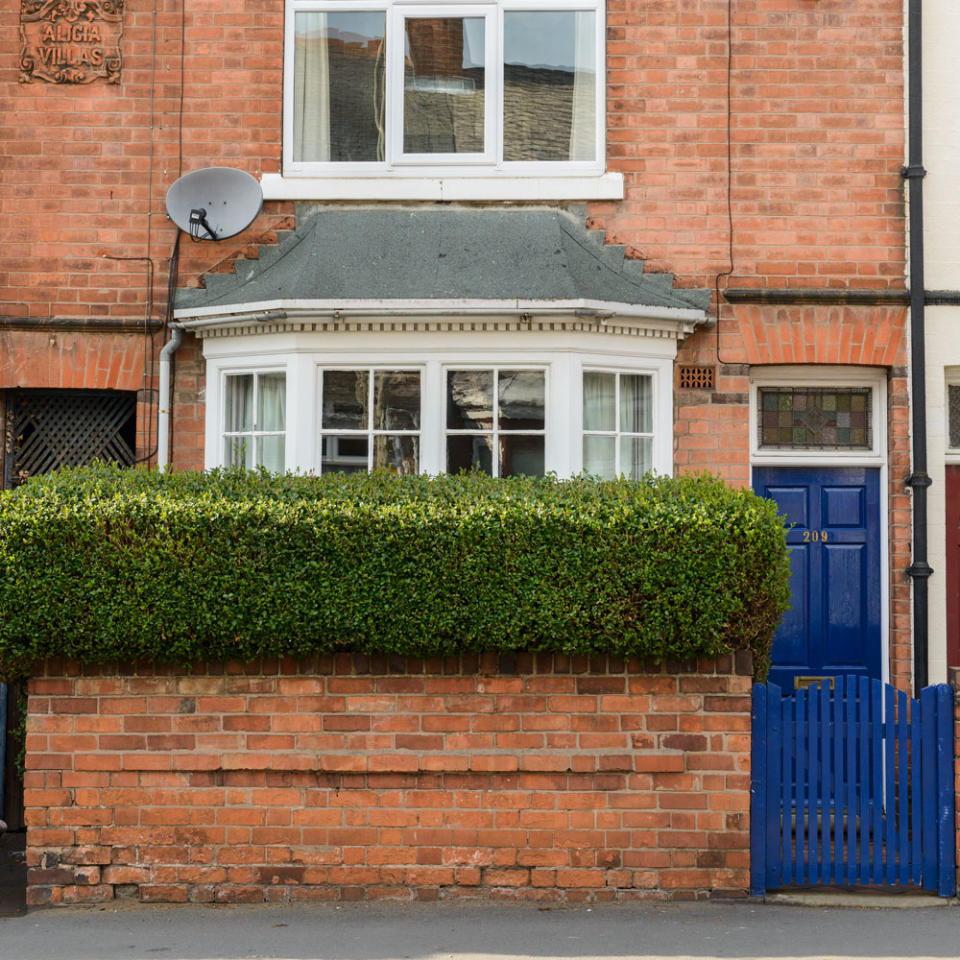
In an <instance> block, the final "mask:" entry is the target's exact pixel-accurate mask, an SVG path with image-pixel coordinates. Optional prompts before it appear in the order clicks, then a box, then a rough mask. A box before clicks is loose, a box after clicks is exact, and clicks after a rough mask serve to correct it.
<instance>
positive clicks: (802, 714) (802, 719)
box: [793, 690, 807, 884]
mask: <svg viewBox="0 0 960 960" xmlns="http://www.w3.org/2000/svg"><path fill="white" fill-rule="evenodd" d="M796 704H797V718H796V723H795V724H794V733H795V738H796V744H797V759H796V780H797V802H796V805H795V806H794V816H793V820H794V824H795V826H794V834H795V836H796V849H797V871H796V874H795V876H796V878H797V881H796V882H797V883H801V884H802V883H805V882H806V878H807V876H806V875H807V871H806V867H807V856H806V842H805V841H806V830H805V828H806V821H807V807H806V802H805V798H806V790H805V787H806V784H805V783H804V780H805V779H806V776H807V691H806V690H798V691H797V695H796Z"/></svg>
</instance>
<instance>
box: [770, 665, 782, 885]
mask: <svg viewBox="0 0 960 960" xmlns="http://www.w3.org/2000/svg"><path fill="white" fill-rule="evenodd" d="M767 689H768V691H769V695H768V698H767V736H768V738H769V741H768V744H767V775H768V776H769V778H770V780H769V783H768V784H767V802H766V807H767V825H766V830H765V834H766V838H767V839H766V843H767V854H766V884H767V886H768V887H776V886H779V885H780V877H781V865H782V864H783V814H782V808H781V806H780V783H781V781H782V779H783V777H782V776H781V771H782V769H783V764H782V759H783V758H782V756H781V753H780V740H781V738H782V737H783V703H784V700H783V692H782V691H781V689H780V688H779V687H778V686H777V685H776V684H775V683H770V684H767Z"/></svg>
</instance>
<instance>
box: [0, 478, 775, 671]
mask: <svg viewBox="0 0 960 960" xmlns="http://www.w3.org/2000/svg"><path fill="white" fill-rule="evenodd" d="M788 578H789V564H788V559H787V553H786V546H785V535H784V529H783V524H782V520H781V518H779V517H778V516H777V512H776V506H775V505H774V504H773V503H772V502H771V501H766V500H762V499H760V498H758V497H757V496H755V495H754V494H753V493H751V492H750V491H748V490H741V489H733V488H729V487H727V486H725V485H724V484H723V483H722V482H721V481H719V480H717V479H714V478H710V477H705V476H698V477H681V478H677V479H669V478H647V479H644V480H643V481H639V482H633V481H627V480H618V481H612V482H601V481H597V480H594V479H591V478H586V477H583V478H576V479H574V480H568V481H560V480H557V479H554V478H539V479H533V478H515V479H509V480H494V479H491V478H489V477H486V476H482V475H477V474H471V475H461V476H444V477H436V478H428V477H423V476H420V477H401V476H396V475H387V474H372V475H367V474H355V475H351V476H344V475H328V476H323V477H316V476H305V475H292V474H287V475H280V476H276V475H269V474H266V473H259V474H258V473H253V474H246V473H242V472H222V471H215V472H213V473H182V474H166V475H161V474H158V473H155V472H148V471H139V470H126V471H124V470H120V469H116V468H113V467H105V466H98V467H93V468H86V469H78V470H65V471H61V472H59V473H56V474H51V475H49V476H46V477H38V478H35V479H33V480H31V481H30V482H28V483H27V484H25V485H23V486H21V487H19V488H18V489H17V490H15V491H11V492H7V493H4V494H0V674H2V675H4V676H8V677H9V676H13V675H16V674H17V673H23V672H25V671H27V670H29V667H30V664H32V663H33V662H34V661H36V660H38V659H44V658H46V657H50V656H63V657H70V658H73V659H77V660H80V661H81V662H86V663H103V662H108V661H112V660H126V661H135V660H152V661H161V662H175V663H182V664H188V663H192V662H196V661H198V660H224V659H231V660H237V659H239V660H250V659H254V658H257V657H261V656H277V655H292V656H302V655H306V654H308V653H315V652H331V651H334V650H345V649H350V650H357V651H361V652H383V653H404V654H410V655H415V656H435V655H438V654H450V653H456V652H461V651H467V650H469V651H480V650H518V649H523V650H544V651H547V650H552V651H558V652H564V653H595V652H606V653H613V654H616V655H618V656H621V657H631V656H641V657H653V658H654V659H655V660H664V659H668V658H670V659H683V660H686V659H689V658H691V657H697V656H714V655H717V654H720V653H726V652H729V651H733V650H737V649H744V648H747V649H750V650H752V651H753V653H754V659H755V662H757V663H758V664H760V670H761V671H762V670H763V669H764V665H765V664H766V662H767V658H768V654H769V647H770V642H771V638H772V634H773V630H774V629H775V627H776V624H777V622H778V621H779V619H780V617H781V615H782V613H783V611H784V610H785V609H786V607H787V604H788V600H789V588H788Z"/></svg>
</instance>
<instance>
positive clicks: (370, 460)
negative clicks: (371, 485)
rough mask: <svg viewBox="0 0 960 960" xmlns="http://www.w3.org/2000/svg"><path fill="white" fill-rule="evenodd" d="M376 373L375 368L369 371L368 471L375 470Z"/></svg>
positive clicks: (370, 368)
mask: <svg viewBox="0 0 960 960" xmlns="http://www.w3.org/2000/svg"><path fill="white" fill-rule="evenodd" d="M375 377H376V373H375V370H374V368H373V367H369V368H368V369H367V381H368V382H367V471H368V472H369V471H371V470H373V404H374V379H375Z"/></svg>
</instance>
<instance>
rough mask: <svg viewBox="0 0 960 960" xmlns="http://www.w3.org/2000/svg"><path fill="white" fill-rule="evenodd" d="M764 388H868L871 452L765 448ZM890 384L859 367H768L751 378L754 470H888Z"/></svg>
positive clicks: (846, 449)
mask: <svg viewBox="0 0 960 960" xmlns="http://www.w3.org/2000/svg"><path fill="white" fill-rule="evenodd" d="M761 387H768V388H769V387H773V388H776V387H815V388H816V387H819V388H828V389H829V388H833V389H842V388H844V387H868V388H870V390H871V393H872V396H871V438H870V441H871V445H870V447H869V448H855V447H839V448H834V449H827V450H818V449H815V448H810V449H807V448H806V447H761V446H760V434H759V427H758V419H759V416H760V412H759V411H760V406H759V397H760V388H761ZM886 457H887V382H886V378H885V376H884V374H883V371H881V372H879V373H878V372H876V371H873V370H865V369H863V368H857V367H834V366H826V365H824V366H819V367H808V366H805V365H800V364H796V365H793V366H790V367H764V368H763V369H762V370H754V371H751V374H750V462H751V463H752V464H753V465H754V466H778V465H782V466H797V465H803V464H811V463H820V464H823V465H824V466H828V465H829V466H838V467H839V466H844V465H849V466H878V467H880V466H882V467H885V466H886Z"/></svg>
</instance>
